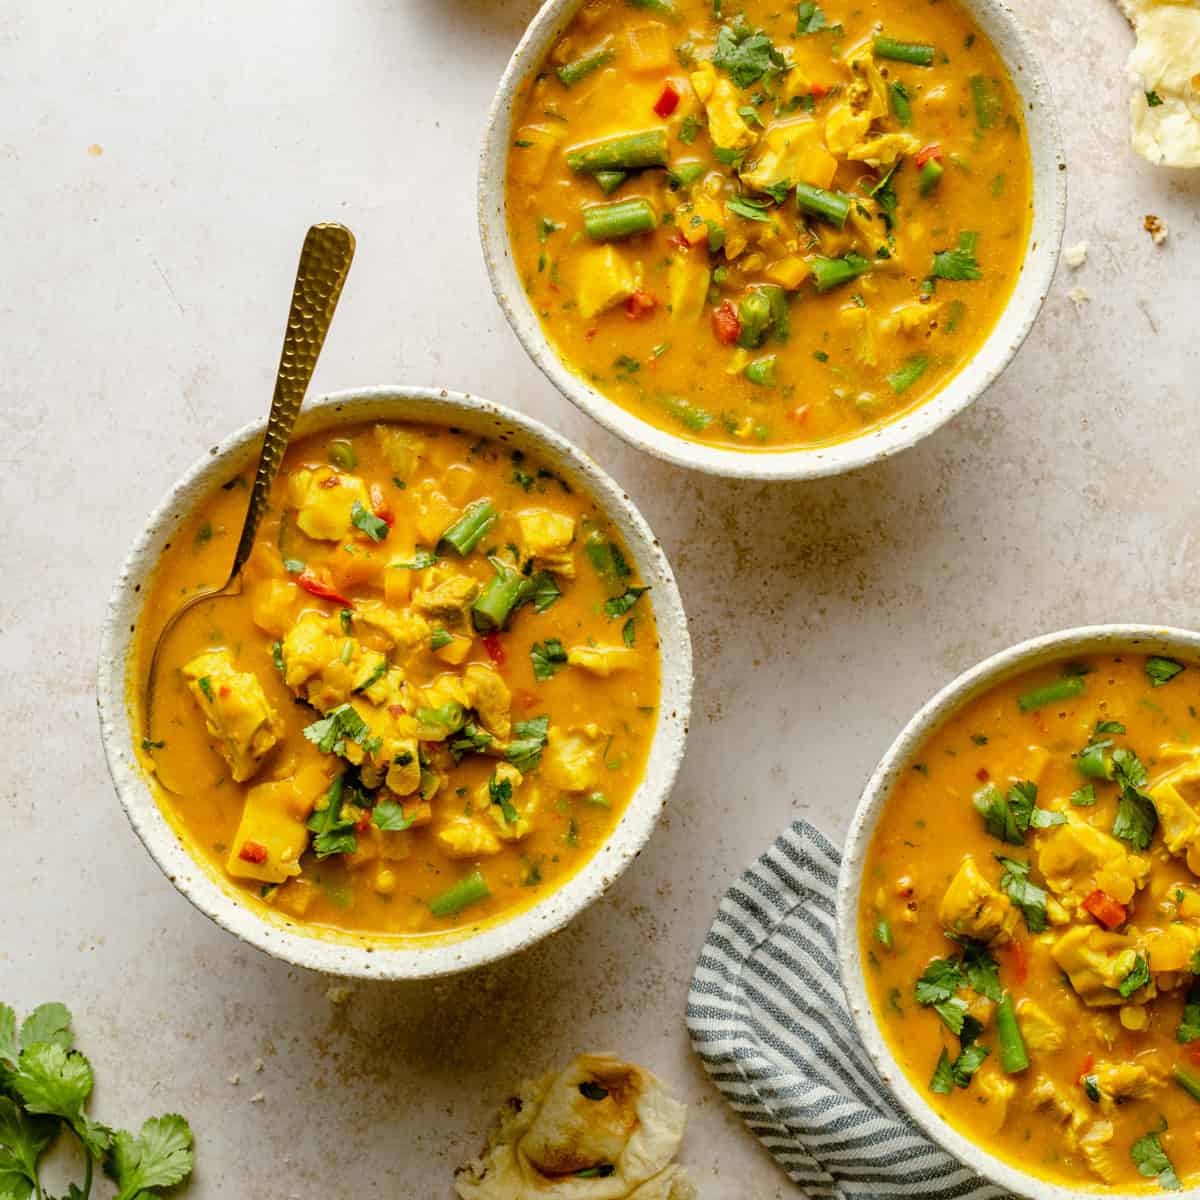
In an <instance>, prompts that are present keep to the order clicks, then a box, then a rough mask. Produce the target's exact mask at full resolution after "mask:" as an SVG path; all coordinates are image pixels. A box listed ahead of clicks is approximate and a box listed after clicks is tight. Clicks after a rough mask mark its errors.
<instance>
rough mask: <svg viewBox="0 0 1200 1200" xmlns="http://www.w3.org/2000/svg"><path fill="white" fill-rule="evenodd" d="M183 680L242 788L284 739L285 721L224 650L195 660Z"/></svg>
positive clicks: (257, 684) (255, 681)
mask: <svg viewBox="0 0 1200 1200" xmlns="http://www.w3.org/2000/svg"><path fill="white" fill-rule="evenodd" d="M183 676H184V679H186V680H187V685H188V690H189V691H190V692H191V693H192V695H193V696H194V697H195V699H196V703H197V704H198V705H199V707H200V711H201V712H202V713H203V714H204V721H205V725H206V726H207V728H208V732H209V733H210V734H211V735H212V736H213V737H214V738H216V739H217V742H218V746H217V748H218V750H219V751H220V753H221V757H222V758H224V759H225V761H226V762H227V763H228V764H229V770H230V773H231V774H232V775H233V778H234V779H235V780H236V781H237V782H239V783H240V782H242V781H243V780H246V779H249V778H250V777H251V776H253V775H254V773H255V772H256V771H257V770H258V767H259V764H260V763H261V762H262V760H263V759H264V758H265V757H266V755H267V753H268V752H269V751H270V750H271V748H272V747H273V746H274V745H275V743H276V742H278V741H279V739H280V737H281V736H282V735H283V722H282V721H281V720H280V718H279V715H278V714H277V713H276V712H275V710H274V709H273V708H272V707H271V705H270V703H269V702H268V701H267V696H266V693H265V692H264V691H263V686H262V684H261V683H260V682H259V681H258V676H257V675H255V674H253V673H252V672H250V671H239V670H238V669H237V668H236V667H235V666H234V663H233V656H232V655H231V654H230V653H229V651H228V650H225V649H221V650H210V651H209V652H208V653H206V654H201V655H198V656H197V657H196V658H193V659H192V660H191V662H189V663H188V664H187V665H186V666H185V667H184V668H183Z"/></svg>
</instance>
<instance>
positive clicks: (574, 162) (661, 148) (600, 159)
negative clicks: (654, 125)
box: [567, 129, 667, 175]
mask: <svg viewBox="0 0 1200 1200" xmlns="http://www.w3.org/2000/svg"><path fill="white" fill-rule="evenodd" d="M666 165H667V131H666V130H665V129H647V130H645V131H644V132H642V133H623V134H621V135H620V136H619V137H613V138H605V139H604V140H603V141H599V142H593V143H591V144H590V145H588V146H582V147H580V149H578V150H572V151H571V153H570V154H568V155H567V166H568V167H570V168H571V170H572V171H574V172H575V174H576V175H595V174H596V173H597V172H598V171H637V170H640V169H641V168H643V167H665V166H666Z"/></svg>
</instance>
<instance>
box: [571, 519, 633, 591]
mask: <svg viewBox="0 0 1200 1200" xmlns="http://www.w3.org/2000/svg"><path fill="white" fill-rule="evenodd" d="M583 549H584V553H585V554H586V555H587V556H588V561H589V562H590V563H591V564H592V566H593V567H594V568H595V570H596V574H597V575H599V576H600V577H601V578H602V579H605V580H607V581H608V582H609V583H612V584H617V585H620V584H621V583H622V582H623V581H624V580H626V579H628V578H629V576H630V575H632V574H633V572H632V571H631V570H630V567H629V564H628V563H627V562H626V561H625V555H624V554H623V553H622V552H621V547H620V546H618V545H617V544H616V542H609V541H605V539H604V537H603V536H602V535H601V534H600V533H599V531H595V532H593V533H592V534H590V535H589V536H588V539H587V541H586V542H585V543H584V547H583Z"/></svg>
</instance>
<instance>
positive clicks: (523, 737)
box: [504, 716, 550, 774]
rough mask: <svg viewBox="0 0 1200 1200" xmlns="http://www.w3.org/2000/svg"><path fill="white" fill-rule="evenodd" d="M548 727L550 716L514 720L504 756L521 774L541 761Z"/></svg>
mask: <svg viewBox="0 0 1200 1200" xmlns="http://www.w3.org/2000/svg"><path fill="white" fill-rule="evenodd" d="M549 729H550V718H549V717H546V716H542V717H531V718H530V719H529V720H528V721H516V722H514V723H513V728H512V733H513V736H512V741H510V742H509V743H508V751H507V753H506V754H505V756H504V757H505V758H507V759H508V761H509V762H510V763H512V765H513V766H514V767H516V768H517V770H518V771H520V772H522V774H524V773H526V772H528V771H531V770H533V768H534V767H536V766H537V765H538V763H539V762H540V761H541V758H542V749H543V748H544V747H545V745H546V736H547V733H548V732H549Z"/></svg>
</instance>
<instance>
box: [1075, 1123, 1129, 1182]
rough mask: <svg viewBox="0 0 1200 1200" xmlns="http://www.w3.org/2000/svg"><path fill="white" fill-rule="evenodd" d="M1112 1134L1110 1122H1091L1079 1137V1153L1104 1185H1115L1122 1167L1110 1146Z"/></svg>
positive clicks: (1115, 1152) (1115, 1151) (1112, 1129)
mask: <svg viewBox="0 0 1200 1200" xmlns="http://www.w3.org/2000/svg"><path fill="white" fill-rule="evenodd" d="M1114 1132H1115V1130H1114V1128H1113V1123H1112V1122H1111V1121H1093V1122H1092V1123H1091V1124H1090V1125H1089V1126H1088V1127H1087V1128H1086V1129H1085V1130H1084V1131H1083V1133H1082V1134H1080V1136H1079V1150H1080V1153H1081V1154H1082V1155H1083V1157H1084V1159H1085V1160H1086V1161H1087V1165H1088V1166H1089V1167H1091V1169H1092V1170H1093V1171H1094V1172H1095V1174H1096V1175H1097V1176H1098V1177H1099V1178H1100V1179H1102V1180H1103V1181H1104V1182H1105V1183H1116V1182H1117V1179H1118V1178H1119V1172H1120V1171H1121V1169H1122V1168H1123V1166H1124V1163H1123V1161H1122V1159H1121V1156H1120V1154H1119V1153H1118V1152H1117V1150H1116V1149H1115V1148H1114V1146H1113V1144H1112V1140H1113V1133H1114Z"/></svg>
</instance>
